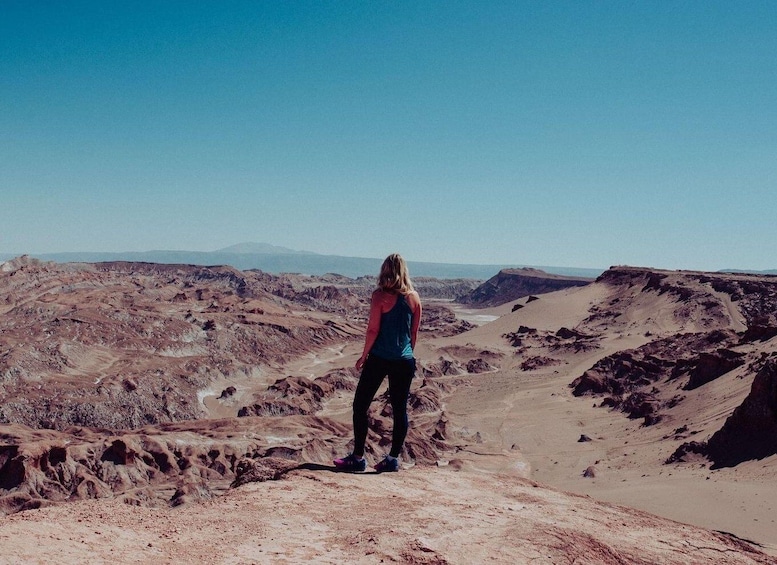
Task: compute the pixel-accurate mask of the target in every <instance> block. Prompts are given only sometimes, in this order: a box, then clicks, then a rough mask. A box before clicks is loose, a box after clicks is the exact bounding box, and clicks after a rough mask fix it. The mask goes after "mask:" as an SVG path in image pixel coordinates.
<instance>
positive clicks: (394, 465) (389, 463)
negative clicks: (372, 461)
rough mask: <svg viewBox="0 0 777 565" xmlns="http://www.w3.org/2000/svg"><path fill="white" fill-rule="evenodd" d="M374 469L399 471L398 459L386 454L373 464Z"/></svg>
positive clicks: (387, 471)
mask: <svg viewBox="0 0 777 565" xmlns="http://www.w3.org/2000/svg"><path fill="white" fill-rule="evenodd" d="M375 470H376V471H377V472H378V473H396V472H397V471H399V459H397V458H396V457H389V456H388V455H386V457H384V458H383V460H382V461H381V462H380V463H378V464H377V465H375Z"/></svg>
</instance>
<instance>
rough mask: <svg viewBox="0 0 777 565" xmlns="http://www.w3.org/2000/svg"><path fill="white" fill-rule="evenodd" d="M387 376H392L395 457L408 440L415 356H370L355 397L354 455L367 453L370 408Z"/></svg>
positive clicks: (391, 452)
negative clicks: (410, 357)
mask: <svg viewBox="0 0 777 565" xmlns="http://www.w3.org/2000/svg"><path fill="white" fill-rule="evenodd" d="M386 375H388V379H389V397H390V398H391V411H392V414H393V416H394V428H393V430H392V434H391V451H390V454H391V456H392V457H399V453H400V452H401V451H402V444H403V443H405V436H406V435H407V428H408V421H407V397H408V395H409V394H410V383H411V381H412V380H413V376H414V375H415V359H397V360H388V359H383V358H381V357H376V356H375V355H370V356H369V357H367V361H365V362H364V367H363V368H362V375H361V377H360V378H359V385H358V386H357V387H356V393H355V394H354V397H353V437H354V446H353V454H354V455H357V456H359V457H361V456H362V455H364V443H365V442H366V441H367V427H368V419H367V411H368V410H369V408H370V404H371V403H372V399H373V398H374V397H375V393H376V392H378V388H380V384H381V383H382V382H383V378H384V377H385V376H386Z"/></svg>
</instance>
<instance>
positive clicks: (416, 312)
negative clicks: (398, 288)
mask: <svg viewBox="0 0 777 565" xmlns="http://www.w3.org/2000/svg"><path fill="white" fill-rule="evenodd" d="M410 297H412V298H411V299H410V300H409V301H408V303H409V305H410V309H411V310H412V312H413V318H412V321H411V322H410V347H412V348H413V350H415V342H416V339H417V338H418V328H420V327H421V297H420V296H418V293H417V292H415V291H413V292H412V293H410V294H408V298H410Z"/></svg>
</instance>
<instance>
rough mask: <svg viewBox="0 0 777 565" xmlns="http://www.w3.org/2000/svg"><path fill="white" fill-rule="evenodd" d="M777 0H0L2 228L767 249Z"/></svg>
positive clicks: (724, 259)
mask: <svg viewBox="0 0 777 565" xmlns="http://www.w3.org/2000/svg"><path fill="white" fill-rule="evenodd" d="M775 30H777V2H773V1H768V2H755V1H748V2H734V1H729V2H713V1H705V2H697V1H693V2H690V1H689V2H684V1H659V2H652V1H651V2H647V1H646V2H627V1H625V0H619V1H612V2H586V1H582V0H575V1H571V2H555V1H554V2H540V1H524V2H522V1H512V2H489V1H480V0H478V1H472V2H457V1H449V2H442V1H440V2H417V1H412V2H356V1H354V2H346V1H342V2H321V1H316V2H294V1H288V2H281V1H273V2H269V1H268V2H260V1H255V2H230V1H218V2H217V1H212V2H192V1H191V0H187V1H185V2H173V1H164V2H162V1H158V2H153V1H143V2H132V1H130V2H105V1H102V0H100V1H94V2H78V1H64V0H63V1H57V2H45V1H42V0H36V1H30V0H19V1H17V0H2V1H1V2H0V191H1V192H0V218H1V221H0V252H7V253H23V252H27V253H42V252H58V251H144V250H151V249H171V250H202V251H210V250H215V249H219V248H222V247H226V246H228V245H231V244H234V243H238V242H244V241H258V242H267V243H271V244H274V245H281V246H285V247H291V248H294V249H303V250H309V251H314V252H317V253H326V254H339V255H354V256H363V257H382V256H385V255H386V254H387V253H389V252H392V251H399V252H400V253H402V254H403V255H405V256H406V257H407V258H408V259H410V260H415V261H440V262H456V263H489V264H494V263H496V264H533V265H557V266H568V267H607V266H609V265H614V264H630V265H639V266H652V267H662V268H688V269H708V270H715V269H719V268H729V267H737V268H746V269H774V268H777V237H775V236H776V235H777V229H776V228H775V212H777V32H775Z"/></svg>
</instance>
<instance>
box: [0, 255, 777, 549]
mask: <svg viewBox="0 0 777 565" xmlns="http://www.w3.org/2000/svg"><path fill="white" fill-rule="evenodd" d="M414 283H415V284H416V288H417V290H418V291H419V293H420V295H421V298H422V300H423V302H424V314H423V321H422V328H421V336H420V338H419V344H418V347H417V351H416V355H417V358H418V373H417V375H416V378H415V382H414V385H413V388H412V390H411V398H410V414H411V430H410V433H409V435H408V439H407V442H406V445H405V451H404V453H403V454H402V458H401V459H402V469H401V472H399V473H396V474H391V475H379V474H375V473H365V474H358V475H350V474H342V473H335V472H334V468H333V467H332V465H331V462H332V459H333V458H334V457H336V456H340V455H343V454H345V453H347V451H348V449H349V442H351V423H350V422H351V414H350V402H351V400H352V398H353V391H354V390H355V387H356V383H357V381H358V373H357V372H356V371H355V370H354V369H353V365H354V362H355V360H356V358H357V357H358V356H359V353H360V352H361V348H362V345H363V336H364V327H365V323H366V316H367V314H368V304H369V295H370V292H371V290H372V289H373V287H374V284H375V279H374V278H372V277H367V276H365V277H360V278H349V277H345V276H341V275H336V274H328V275H320V276H305V275H298V274H297V275H295V274H281V275H272V274H268V273H265V272H262V271H258V270H245V271H240V270H237V269H234V268H232V267H227V266H218V267H202V266H192V265H163V264H155V263H129V262H105V263H61V264H59V263H49V262H41V261H37V260H34V259H30V258H27V257H19V258H16V259H13V260H10V261H7V262H5V263H2V264H0V509H2V515H0V563H48V562H52V561H57V562H59V563H85V562H89V563H102V562H116V563H141V562H155V563H179V562H191V563H304V562H317V563H342V562H349V563H350V562H354V563H381V562H396V563H429V564H432V563H434V564H442V563H478V562H495V563H552V564H556V563H577V564H580V563H591V564H598V563H605V564H609V563H613V564H615V563H644V564H648V563H650V564H653V563H677V564H680V563H683V564H686V563H699V564H701V563H710V564H712V563H743V564H744V563H777V486H776V485H775V481H774V478H775V476H776V475H777V276H768V275H754V274H752V275H751V274H741V273H738V274H735V273H709V272H693V271H661V270H655V269H647V268H636V267H612V268H610V269H609V270H607V271H606V272H604V273H603V274H602V275H601V276H599V277H598V278H596V279H595V280H594V279H584V278H577V277H565V276H559V275H550V274H547V273H544V272H542V271H537V270H533V269H520V270H504V271H502V272H500V273H495V274H494V277H493V278H492V279H489V280H488V281H481V280H470V279H432V278H423V277H419V278H415V279H414ZM370 429H371V432H370V436H369V438H368V459H369V460H370V461H371V462H375V461H377V460H378V459H379V458H380V457H381V456H382V454H383V453H384V452H386V451H387V445H388V443H389V442H390V429H391V414H390V406H389V405H387V396H386V395H385V394H380V393H379V396H378V397H377V398H376V400H375V402H374V403H373V406H372V413H371V427H370Z"/></svg>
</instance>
